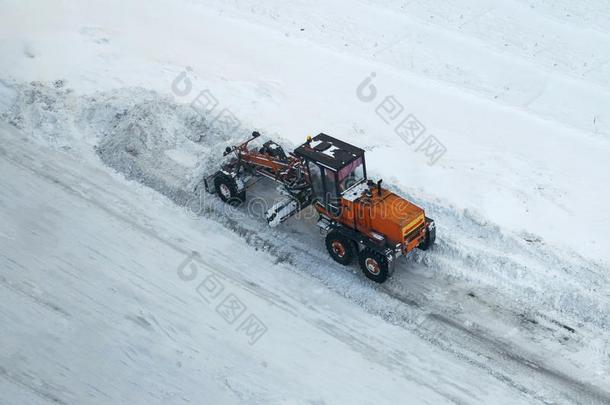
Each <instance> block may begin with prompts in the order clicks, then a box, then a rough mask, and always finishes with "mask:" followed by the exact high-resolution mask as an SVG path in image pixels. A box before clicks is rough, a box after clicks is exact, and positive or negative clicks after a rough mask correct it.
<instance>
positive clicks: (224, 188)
mask: <svg viewBox="0 0 610 405" xmlns="http://www.w3.org/2000/svg"><path fill="white" fill-rule="evenodd" d="M214 189H215V190H216V194H218V196H219V197H220V199H221V200H222V201H224V202H226V203H227V204H231V205H232V206H234V207H237V206H238V205H241V204H243V202H244V201H246V191H245V190H244V191H242V192H241V193H239V192H237V183H236V182H235V179H234V178H232V177H229V176H227V175H224V174H219V175H218V176H216V177H215V178H214Z"/></svg>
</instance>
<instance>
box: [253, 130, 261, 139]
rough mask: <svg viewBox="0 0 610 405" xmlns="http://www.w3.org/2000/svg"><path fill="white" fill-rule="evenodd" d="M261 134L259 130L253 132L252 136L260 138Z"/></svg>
mask: <svg viewBox="0 0 610 405" xmlns="http://www.w3.org/2000/svg"><path fill="white" fill-rule="evenodd" d="M259 136H261V134H260V133H259V132H257V131H254V132H252V138H258V137H259Z"/></svg>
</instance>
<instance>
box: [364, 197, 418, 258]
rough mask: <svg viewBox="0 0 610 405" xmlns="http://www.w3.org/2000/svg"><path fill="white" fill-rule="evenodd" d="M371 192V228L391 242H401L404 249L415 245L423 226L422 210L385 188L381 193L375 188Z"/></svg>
mask: <svg viewBox="0 0 610 405" xmlns="http://www.w3.org/2000/svg"><path fill="white" fill-rule="evenodd" d="M372 194H373V195H372V197H371V202H370V228H371V230H372V231H374V232H377V233H380V234H382V235H384V236H385V237H386V238H387V239H388V242H390V243H392V244H399V243H400V244H403V245H404V247H405V248H406V250H411V249H412V248H413V247H415V246H416V245H417V244H418V243H419V238H420V237H421V236H422V235H423V232H424V228H425V215H424V210H423V209H421V208H419V207H418V206H416V205H415V204H412V203H410V202H409V201H407V200H405V199H404V198H401V197H399V196H398V195H396V194H394V193H392V192H391V191H388V190H385V189H382V190H381V195H379V194H378V192H377V190H374V191H373V193H372ZM411 245H413V246H411Z"/></svg>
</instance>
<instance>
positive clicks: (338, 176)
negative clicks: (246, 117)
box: [204, 132, 436, 283]
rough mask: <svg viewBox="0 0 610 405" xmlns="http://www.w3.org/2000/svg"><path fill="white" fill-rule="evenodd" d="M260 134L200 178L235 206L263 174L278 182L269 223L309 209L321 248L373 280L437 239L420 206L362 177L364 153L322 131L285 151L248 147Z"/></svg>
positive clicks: (275, 146)
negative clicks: (357, 265)
mask: <svg viewBox="0 0 610 405" xmlns="http://www.w3.org/2000/svg"><path fill="white" fill-rule="evenodd" d="M259 136H260V134H259V133H258V132H253V133H252V137H251V138H250V139H248V140H246V141H245V142H243V143H241V144H239V145H236V146H232V147H227V148H226V150H225V152H224V155H225V156H228V155H232V157H231V158H230V159H229V160H228V161H227V162H226V163H225V164H223V165H222V167H221V170H219V171H217V172H216V173H214V174H212V175H211V176H208V177H207V178H205V179H204V180H205V188H206V190H207V191H208V192H210V193H216V194H218V195H219V197H220V198H221V199H222V200H223V201H225V202H226V203H229V204H232V205H239V204H241V203H243V202H244V201H245V199H246V190H247V189H248V188H249V187H251V186H252V185H253V184H254V183H256V182H257V181H258V179H260V178H261V177H264V178H269V179H272V180H274V181H276V182H278V183H279V184H280V187H279V189H280V192H281V194H282V195H283V198H282V199H281V200H280V201H279V202H277V203H276V204H274V205H273V206H272V207H271V208H270V209H269V210H267V212H266V213H265V216H266V219H267V221H268V222H269V224H270V225H271V226H276V225H278V224H280V223H282V222H284V221H285V220H286V219H288V218H289V217H291V216H292V215H294V214H295V213H297V212H299V211H301V210H302V209H304V208H306V207H308V206H310V205H311V206H313V208H315V210H316V211H317V212H318V215H319V218H318V221H317V225H318V227H320V228H321V229H322V230H323V231H324V232H325V233H326V248H327V249H328V252H329V254H330V256H331V257H332V258H333V259H334V260H335V261H336V262H338V263H340V264H343V265H349V264H350V263H351V262H352V261H353V260H354V259H355V258H358V260H359V262H360V267H361V268H362V270H363V272H364V274H365V275H366V276H367V277H368V278H370V279H371V280H373V281H376V282H378V283H382V282H384V281H385V280H386V279H387V278H388V276H389V275H390V274H391V273H392V272H393V269H394V263H395V261H396V258H397V257H399V256H401V255H406V254H407V253H409V252H410V251H412V250H413V249H415V248H419V249H422V250H426V249H428V248H429V247H430V246H431V245H432V244H433V243H434V240H435V238H436V229H435V225H434V221H433V220H432V219H430V218H428V217H426V216H425V213H424V210H423V209H422V208H420V207H418V206H416V205H414V204H412V203H410V202H409V201H407V200H405V199H404V198H401V197H399V196H398V195H396V194H394V193H393V192H391V191H389V190H388V189H385V188H383V187H382V181H381V180H379V181H378V182H376V183H375V182H373V181H371V180H369V179H367V175H366V162H365V159H364V150H363V149H360V148H358V147H355V146H353V145H350V144H348V143H346V142H343V141H341V140H339V139H336V138H333V137H331V136H329V135H326V134H319V135H317V136H315V137H314V138H311V137H308V138H307V141H306V142H305V143H303V144H302V145H301V146H299V147H298V148H296V149H295V150H294V151H293V152H292V153H289V154H286V153H285V152H284V150H283V149H282V147H281V146H279V145H278V144H276V143H275V142H273V141H267V142H265V143H264V144H263V146H262V147H260V148H258V149H257V148H249V147H248V145H249V144H250V142H251V141H253V140H254V139H256V138H258V137H259Z"/></svg>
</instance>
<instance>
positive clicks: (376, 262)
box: [359, 248, 390, 283]
mask: <svg viewBox="0 0 610 405" xmlns="http://www.w3.org/2000/svg"><path fill="white" fill-rule="evenodd" d="M359 261H360V268H362V272H363V273H364V275H365V276H367V277H368V278H370V279H371V280H373V281H374V282H376V283H383V282H384V281H386V280H387V279H388V276H389V275H390V269H389V264H388V258H387V257H385V256H384V255H382V254H380V253H377V252H375V251H374V250H371V249H368V248H367V249H364V250H363V251H362V252H360V257H359Z"/></svg>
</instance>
